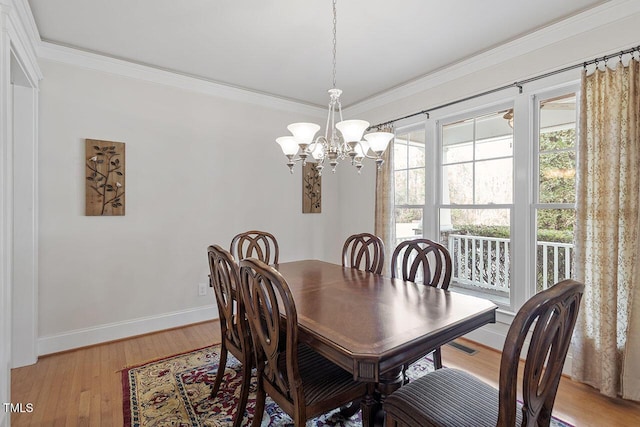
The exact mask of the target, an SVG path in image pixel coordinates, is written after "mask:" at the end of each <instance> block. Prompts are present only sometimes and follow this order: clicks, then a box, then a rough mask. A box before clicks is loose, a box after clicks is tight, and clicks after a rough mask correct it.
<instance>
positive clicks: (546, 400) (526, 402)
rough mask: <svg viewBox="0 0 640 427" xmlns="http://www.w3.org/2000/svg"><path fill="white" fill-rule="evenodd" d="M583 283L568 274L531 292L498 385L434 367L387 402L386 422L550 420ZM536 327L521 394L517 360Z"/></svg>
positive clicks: (513, 329) (414, 425)
mask: <svg viewBox="0 0 640 427" xmlns="http://www.w3.org/2000/svg"><path fill="white" fill-rule="evenodd" d="M583 291H584V285H583V284H581V283H578V282H576V281H574V280H564V281H562V282H559V283H557V284H556V285H554V286H552V287H551V288H549V289H546V290H544V291H542V292H540V293H538V294H536V295H534V296H533V297H532V298H530V299H529V300H528V301H527V302H526V303H525V304H524V305H523V306H522V308H521V309H520V310H519V311H518V313H517V314H516V316H515V318H514V319H513V322H512V323H511V326H510V327H509V331H508V333H507V337H506V341H505V344H504V348H503V350H502V358H501V361H500V379H499V388H498V389H495V388H494V387H492V386H490V385H488V384H486V383H485V382H483V381H481V380H480V379H478V378H476V377H474V376H473V375H470V374H468V373H466V372H464V371H461V370H458V369H450V368H443V369H438V370H436V371H433V372H430V373H428V374H426V375H424V376H422V377H420V378H418V379H416V380H414V381H412V382H410V383H409V384H407V385H405V386H402V387H400V388H399V389H398V390H397V391H395V392H394V393H392V394H391V395H390V396H388V397H387V398H386V400H385V402H384V406H383V407H384V410H385V411H386V424H385V425H386V426H387V427H401V426H410V427H418V426H419V427H426V426H464V425H469V426H471V425H473V426H478V427H480V426H498V427H513V426H520V425H527V426H549V423H550V422H551V412H552V410H553V404H554V401H555V397H556V392H557V390H558V383H559V382H560V376H561V374H562V366H563V365H564V361H565V358H566V356H567V350H568V349H569V344H570V343H571V335H572V333H573V328H574V326H575V323H576V317H577V316H578V310H579V308H580V299H581V297H582V293H583ZM530 330H531V335H530V337H531V339H530V342H529V348H528V350H527V352H526V358H525V361H524V371H523V375H522V390H523V393H522V394H523V398H522V400H523V403H520V402H518V401H517V400H516V398H517V389H518V386H517V384H518V365H519V362H520V353H521V351H522V347H523V345H524V341H525V339H526V337H527V336H528V333H529V332H530Z"/></svg>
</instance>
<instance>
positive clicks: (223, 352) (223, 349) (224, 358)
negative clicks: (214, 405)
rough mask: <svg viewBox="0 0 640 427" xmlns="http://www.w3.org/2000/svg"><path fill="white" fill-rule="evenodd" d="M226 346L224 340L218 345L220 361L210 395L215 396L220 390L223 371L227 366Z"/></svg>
mask: <svg viewBox="0 0 640 427" xmlns="http://www.w3.org/2000/svg"><path fill="white" fill-rule="evenodd" d="M227 354H229V352H228V351H227V346H225V345H224V341H223V342H222V345H221V346H220V363H218V372H217V373H216V379H215V381H214V382H213V389H211V397H212V398H215V397H216V395H217V394H218V391H219V390H220V384H221V383H222V377H223V376H224V371H225V369H226V368H227Z"/></svg>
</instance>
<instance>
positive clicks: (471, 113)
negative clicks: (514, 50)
mask: <svg viewBox="0 0 640 427" xmlns="http://www.w3.org/2000/svg"><path fill="white" fill-rule="evenodd" d="M511 108H513V109H514V111H515V106H514V102H513V101H512V100H511V101H508V100H505V101H502V102H498V103H493V104H489V105H482V106H479V107H477V108H473V109H469V110H466V111H464V112H461V113H456V114H450V115H444V116H442V117H440V118H438V119H437V120H435V137H436V138H435V140H434V145H435V147H436V153H437V156H436V170H437V172H436V173H435V175H436V176H435V181H436V182H437V184H436V194H435V200H434V210H435V217H434V218H435V222H436V227H435V229H436V232H437V233H438V234H437V236H438V237H439V235H440V232H441V223H440V213H441V210H442V209H449V210H453V209H495V210H504V209H508V210H509V234H510V240H511V246H512V247H513V237H514V231H513V230H514V211H515V200H514V199H515V195H516V191H515V190H516V185H515V183H516V180H515V177H516V161H515V159H516V128H515V124H514V127H513V152H512V154H511V164H512V182H511V185H512V200H511V203H482V204H481V203H475V204H452V203H447V204H445V203H443V190H444V189H443V180H444V178H443V166H444V165H445V164H444V153H443V128H444V126H446V125H448V124H451V123H456V122H460V121H464V120H469V119H476V118H478V117H482V116H486V115H489V114H493V113H497V112H500V111H504V110H509V109H511ZM514 117H515V115H514ZM474 128H475V126H474ZM475 142H476V139H475V129H474V143H475ZM474 152H475V148H474ZM500 158H505V157H500ZM506 158H508V157H506ZM493 159H494V158H492V159H491V160H493ZM495 159H498V157H496V158H495ZM486 160H487V159H480V160H478V159H476V158H475V154H474V159H473V160H472V163H473V170H474V188H473V199H474V200H475V164H476V163H477V162H479V161H486ZM449 164H451V163H447V165H449ZM511 259H513V254H511ZM509 277H510V288H509V303H508V304H504V303H503V302H502V300H497V301H494V302H495V303H496V304H497V305H498V306H499V307H500V308H502V309H505V310H508V311H511V310H512V308H513V307H514V296H513V288H514V287H513V286H512V285H511V284H512V283H514V264H513V263H510V265H509ZM472 294H473V295H478V296H481V297H484V298H489V299H491V295H490V294H488V293H486V292H482V291H474V292H472Z"/></svg>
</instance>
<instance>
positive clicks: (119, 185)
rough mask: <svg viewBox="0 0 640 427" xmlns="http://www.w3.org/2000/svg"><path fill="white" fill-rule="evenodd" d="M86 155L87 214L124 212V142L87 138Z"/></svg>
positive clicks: (105, 214)
mask: <svg viewBox="0 0 640 427" xmlns="http://www.w3.org/2000/svg"><path fill="white" fill-rule="evenodd" d="M85 159H86V162H85V163H86V166H85V171H86V180H85V182H86V192H85V193H86V208H85V213H86V215H89V216H96V215H97V216H118V215H124V207H125V203H124V196H125V190H126V188H125V179H124V178H125V173H124V164H125V162H124V142H113V141H100V140H97V139H86V140H85Z"/></svg>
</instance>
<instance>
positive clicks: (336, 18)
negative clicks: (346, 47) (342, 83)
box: [333, 0, 338, 89]
mask: <svg viewBox="0 0 640 427" xmlns="http://www.w3.org/2000/svg"><path fill="white" fill-rule="evenodd" d="M336 1H337V0H333V88H334V89H335V88H336V44H337V41H336V27H337V23H338V17H337V16H338V12H337V9H336Z"/></svg>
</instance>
